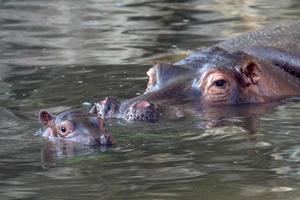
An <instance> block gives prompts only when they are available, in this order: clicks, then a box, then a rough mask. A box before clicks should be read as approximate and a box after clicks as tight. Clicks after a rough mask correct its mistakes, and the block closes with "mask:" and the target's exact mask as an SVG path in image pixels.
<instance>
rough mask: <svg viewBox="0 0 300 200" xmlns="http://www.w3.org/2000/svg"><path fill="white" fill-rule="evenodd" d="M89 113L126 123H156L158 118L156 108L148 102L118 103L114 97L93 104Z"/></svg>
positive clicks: (131, 101) (158, 112)
mask: <svg viewBox="0 0 300 200" xmlns="http://www.w3.org/2000/svg"><path fill="white" fill-rule="evenodd" d="M90 113H94V114H98V115H99V116H101V117H103V118H122V119H124V120H127V121H149V122H151V121H156V120H158V119H159V117H160V111H159V109H158V107H157V106H156V105H155V104H154V103H152V102H149V101H146V100H139V99H130V100H129V101H123V102H120V101H118V100H117V99H116V98H114V97H106V98H105V99H104V100H102V101H99V102H98V103H95V105H94V106H93V107H92V109H91V110H90Z"/></svg>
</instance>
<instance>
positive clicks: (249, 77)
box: [240, 60, 260, 86]
mask: <svg viewBox="0 0 300 200" xmlns="http://www.w3.org/2000/svg"><path fill="white" fill-rule="evenodd" d="M240 73H241V76H242V79H243V81H244V83H245V84H246V86H250V85H253V84H254V85H255V84H257V83H258V81H259V79H260V64H259V63H257V62H256V61H255V60H247V61H246V62H244V63H243V64H242V66H241V68H240Z"/></svg>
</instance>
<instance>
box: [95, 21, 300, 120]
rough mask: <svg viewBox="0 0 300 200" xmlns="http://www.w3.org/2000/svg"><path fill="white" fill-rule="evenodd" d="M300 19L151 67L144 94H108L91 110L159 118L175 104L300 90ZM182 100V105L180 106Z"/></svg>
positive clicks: (264, 97)
mask: <svg viewBox="0 0 300 200" xmlns="http://www.w3.org/2000/svg"><path fill="white" fill-rule="evenodd" d="M299 30H300V21H297V22H294V23H290V24H286V25H281V26H272V27H267V28H263V29H261V30H259V31H256V32H251V33H246V34H244V35H241V36H238V37H235V38H232V39H229V40H227V41H224V42H221V43H219V44H216V45H214V46H212V47H209V48H206V49H204V50H200V51H197V52H195V53H193V54H191V55H190V56H188V57H187V58H185V59H183V60H181V61H178V62H175V63H167V64H157V65H155V66H153V67H152V68H150V70H149V71H148V72H147V75H148V77H149V81H148V84H147V88H146V91H145V93H144V94H142V95H140V96H138V97H134V98H132V99H129V100H123V101H119V100H117V98H115V97H106V98H105V99H104V100H102V101H99V102H97V103H95V105H94V106H93V108H92V109H91V110H90V113H96V114H98V115H99V116H101V117H103V118H120V119H125V120H128V121H134V120H140V121H155V120H157V119H159V118H161V117H163V116H166V115H167V114H166V113H170V112H169V111H170V109H169V108H171V109H173V108H176V109H178V108H179V107H180V105H181V104H184V103H192V104H195V105H197V106H200V107H202V108H204V109H205V108H206V107H211V106H228V105H240V104H253V103H266V102H270V101H275V100H279V99H283V98H287V97H293V96H299V95H300V80H299V77H300V56H299V54H298V51H299V52H300V31H299ZM176 105H177V106H176ZM175 113H176V112H175Z"/></svg>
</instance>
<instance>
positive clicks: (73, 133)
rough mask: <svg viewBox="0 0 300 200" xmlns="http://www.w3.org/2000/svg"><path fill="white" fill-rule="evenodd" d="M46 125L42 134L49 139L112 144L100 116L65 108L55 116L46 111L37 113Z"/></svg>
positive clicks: (86, 143) (88, 143) (87, 143)
mask: <svg viewBox="0 0 300 200" xmlns="http://www.w3.org/2000/svg"><path fill="white" fill-rule="evenodd" d="M39 120H40V122H41V123H42V124H43V125H44V126H45V127H46V129H45V130H44V132H43V134H42V135H43V136H44V137H47V138H49V139H60V140H67V141H75V142H78V143H80V144H85V145H112V144H114V143H115V141H114V139H113V138H112V137H111V136H110V135H109V134H107V132H106V130H105V128H104V121H103V119H102V118H100V117H98V116H96V115H92V114H89V113H85V112H82V111H79V110H66V111H64V112H62V113H60V114H58V115H57V116H54V115H51V114H50V113H48V112H47V111H41V112H40V114H39Z"/></svg>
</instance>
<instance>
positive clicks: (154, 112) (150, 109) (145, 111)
mask: <svg viewBox="0 0 300 200" xmlns="http://www.w3.org/2000/svg"><path fill="white" fill-rule="evenodd" d="M159 116H160V112H159V110H158V108H157V107H156V106H155V104H153V103H150V102H148V101H145V100H142V101H137V102H135V103H133V104H132V105H131V106H130V107H129V108H128V109H127V111H126V112H125V113H124V117H123V118H124V119H126V120H127V121H150V122H151V121H156V120H158V119H159Z"/></svg>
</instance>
